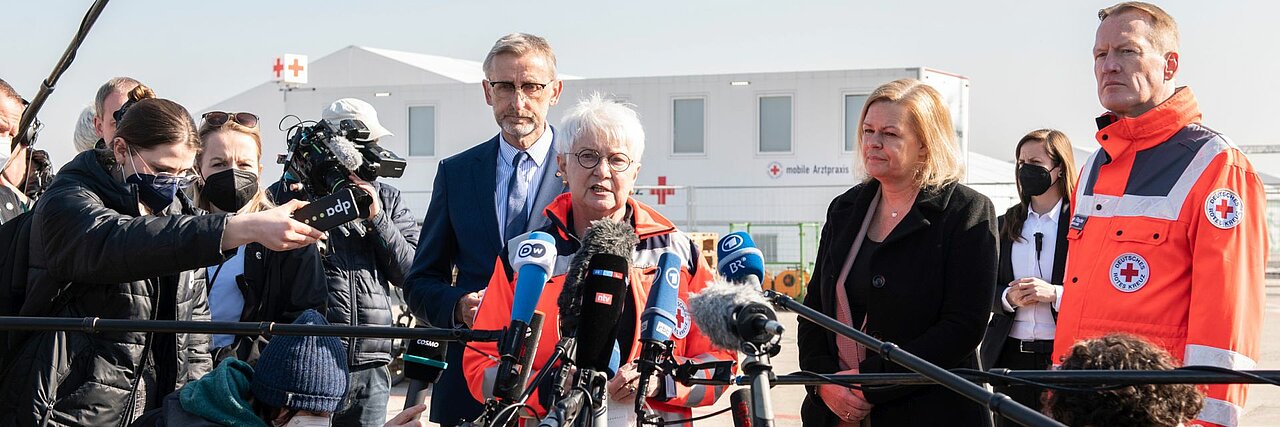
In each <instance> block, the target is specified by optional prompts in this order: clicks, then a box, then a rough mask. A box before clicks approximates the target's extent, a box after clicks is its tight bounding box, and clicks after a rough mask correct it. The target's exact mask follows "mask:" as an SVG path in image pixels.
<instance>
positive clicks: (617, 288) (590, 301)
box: [574, 253, 630, 372]
mask: <svg viewBox="0 0 1280 427" xmlns="http://www.w3.org/2000/svg"><path fill="white" fill-rule="evenodd" d="M589 266H590V268H589V269H588V270H589V271H588V273H587V276H586V280H584V281H583V282H585V283H584V285H583V287H582V291H583V295H582V301H581V304H582V315H581V316H582V321H581V322H580V323H579V324H578V327H577V334H576V337H577V345H578V348H577V352H576V354H575V356H574V364H575V365H577V366H578V369H579V371H581V370H583V369H589V370H593V371H597V372H606V371H608V369H609V359H610V356H611V350H612V349H613V345H614V343H615V342H617V337H618V331H617V329H618V318H620V317H622V309H623V306H624V305H625V301H623V298H626V290H627V271H628V270H629V269H630V268H629V267H630V260H629V259H628V258H623V257H620V256H617V255H612V254H605V253H600V254H596V255H595V256H592V257H591V262H590V263H589Z"/></svg>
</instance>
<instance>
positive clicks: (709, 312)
mask: <svg viewBox="0 0 1280 427" xmlns="http://www.w3.org/2000/svg"><path fill="white" fill-rule="evenodd" d="M752 303H758V304H762V305H765V306H769V301H768V300H766V299H765V298H764V296H763V295H760V292H759V291H758V290H755V289H751V288H750V287H747V286H741V285H737V284H733V283H728V282H724V281H719V280H718V281H715V282H713V283H711V284H709V285H707V287H705V288H703V289H702V292H699V293H697V294H694V295H692V296H690V297H689V314H690V315H692V316H693V323H694V324H695V325H698V329H700V330H702V333H703V334H704V335H706V336H707V339H709V340H711V344H713V345H715V346H716V347H720V348H723V349H726V350H734V351H737V350H738V349H739V348H741V347H742V338H739V337H738V334H737V332H736V331H737V327H736V325H735V324H734V323H733V312H734V310H737V309H738V307H742V306H744V305H748V304H752Z"/></svg>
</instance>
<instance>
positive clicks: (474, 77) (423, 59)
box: [348, 46, 484, 83]
mask: <svg viewBox="0 0 1280 427" xmlns="http://www.w3.org/2000/svg"><path fill="white" fill-rule="evenodd" d="M352 48H354V49H363V50H366V51H369V52H372V53H374V54H377V55H381V56H384V57H386V58H388V59H392V60H395V61H399V62H402V63H405V64H408V65H412V66H414V67H417V68H420V69H422V70H423V71H426V72H429V73H434V74H438V75H440V76H443V77H446V78H449V79H452V80H454V81H458V82H461V83H480V81H482V80H484V68H483V64H482V63H479V62H476V61H468V60H465V59H457V58H449V57H444V56H436V55H427V54H424V53H414V52H403V51H398V50H390V49H378V48H373V47H364V46H351V47H348V49H352Z"/></svg>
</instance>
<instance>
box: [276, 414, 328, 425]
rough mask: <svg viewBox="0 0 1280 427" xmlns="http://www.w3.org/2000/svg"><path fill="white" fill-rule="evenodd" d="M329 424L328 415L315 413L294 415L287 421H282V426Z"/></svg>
mask: <svg viewBox="0 0 1280 427" xmlns="http://www.w3.org/2000/svg"><path fill="white" fill-rule="evenodd" d="M331 425H332V423H331V422H330V420H329V417H320V416H315V415H294V416H293V418H290V419H289V422H287V423H284V427H329V426H331Z"/></svg>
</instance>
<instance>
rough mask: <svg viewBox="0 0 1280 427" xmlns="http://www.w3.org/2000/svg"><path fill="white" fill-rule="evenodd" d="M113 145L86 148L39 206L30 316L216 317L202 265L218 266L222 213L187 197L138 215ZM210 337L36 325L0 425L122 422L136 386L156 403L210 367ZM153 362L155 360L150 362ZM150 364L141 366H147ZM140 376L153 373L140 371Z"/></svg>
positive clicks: (0, 406) (26, 310) (0, 384)
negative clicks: (144, 385) (116, 170)
mask: <svg viewBox="0 0 1280 427" xmlns="http://www.w3.org/2000/svg"><path fill="white" fill-rule="evenodd" d="M113 163H114V160H113V159H112V157H111V154H110V153H109V152H107V151H105V150H100V151H86V152H83V153H80V154H79V155H77V156H76V157H75V159H73V160H72V161H71V162H70V163H68V164H67V165H66V166H65V167H63V168H62V170H61V171H60V172H58V176H57V178H56V179H55V180H54V181H53V183H52V184H51V185H50V187H49V191H48V192H47V193H45V195H44V196H43V197H42V198H41V199H40V201H39V202H38V203H36V206H35V210H34V211H33V215H32V218H31V220H32V223H31V246H30V269H29V282H28V288H27V297H26V300H25V301H26V303H25V304H24V306H23V308H22V315H24V316H32V315H39V316H53V317H101V318H104V319H134V320H151V319H161V320H205V321H207V320H209V307H208V300H207V298H206V294H205V281H204V277H203V267H204V266H208V265H212V264H217V263H219V262H222V260H223V258H224V253H223V252H222V251H221V244H222V234H223V230H224V229H225V227H226V222H227V216H226V215H224V214H211V215H191V214H198V213H202V212H200V211H199V210H198V209H195V208H194V207H192V206H191V203H190V200H188V199H186V197H185V196H183V195H181V193H179V196H178V197H177V199H176V200H175V201H174V203H173V204H172V205H170V206H169V208H168V210H167V211H166V212H165V215H163V216H153V215H148V216H140V215H139V212H138V197H137V187H136V186H134V185H130V184H124V183H121V182H120V181H118V180H116V179H114V178H113V177H112V173H111V172H109V170H110V169H111V168H112V166H111V164H113ZM208 344H209V336H208V335H206V334H151V333H143V332H101V333H94V334H86V333H80V332H37V333H32V334H30V335H28V336H27V337H26V339H25V340H24V341H22V344H21V347H20V348H19V349H17V351H16V352H15V357H14V359H12V363H11V364H10V366H6V367H4V369H5V370H6V371H5V375H4V377H3V379H2V380H0V425H92V426H109V425H119V424H121V423H122V422H125V421H126V420H128V419H129V418H131V417H132V415H133V414H135V412H134V410H133V407H134V405H133V401H134V398H135V396H136V395H137V393H139V390H140V389H141V387H140V386H139V381H140V380H141V379H142V378H143V377H144V376H148V377H153V378H154V379H155V382H154V383H153V384H152V385H151V386H150V387H148V389H149V390H148V391H150V393H149V394H150V395H152V396H155V397H156V398H155V400H154V401H153V402H152V403H154V404H159V401H160V398H162V397H163V396H164V395H166V394H168V393H169V392H172V391H173V390H176V389H177V388H179V387H181V386H182V385H183V384H185V383H186V382H187V381H188V380H192V379H196V378H199V377H200V376H203V375H204V374H205V373H207V372H209V370H210V369H211V368H212V359H211V358H210V356H209V353H208ZM144 360H149V361H144ZM143 365H145V366H146V367H145V368H141V367H142V366H143ZM142 372H154V375H143V374H142Z"/></svg>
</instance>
